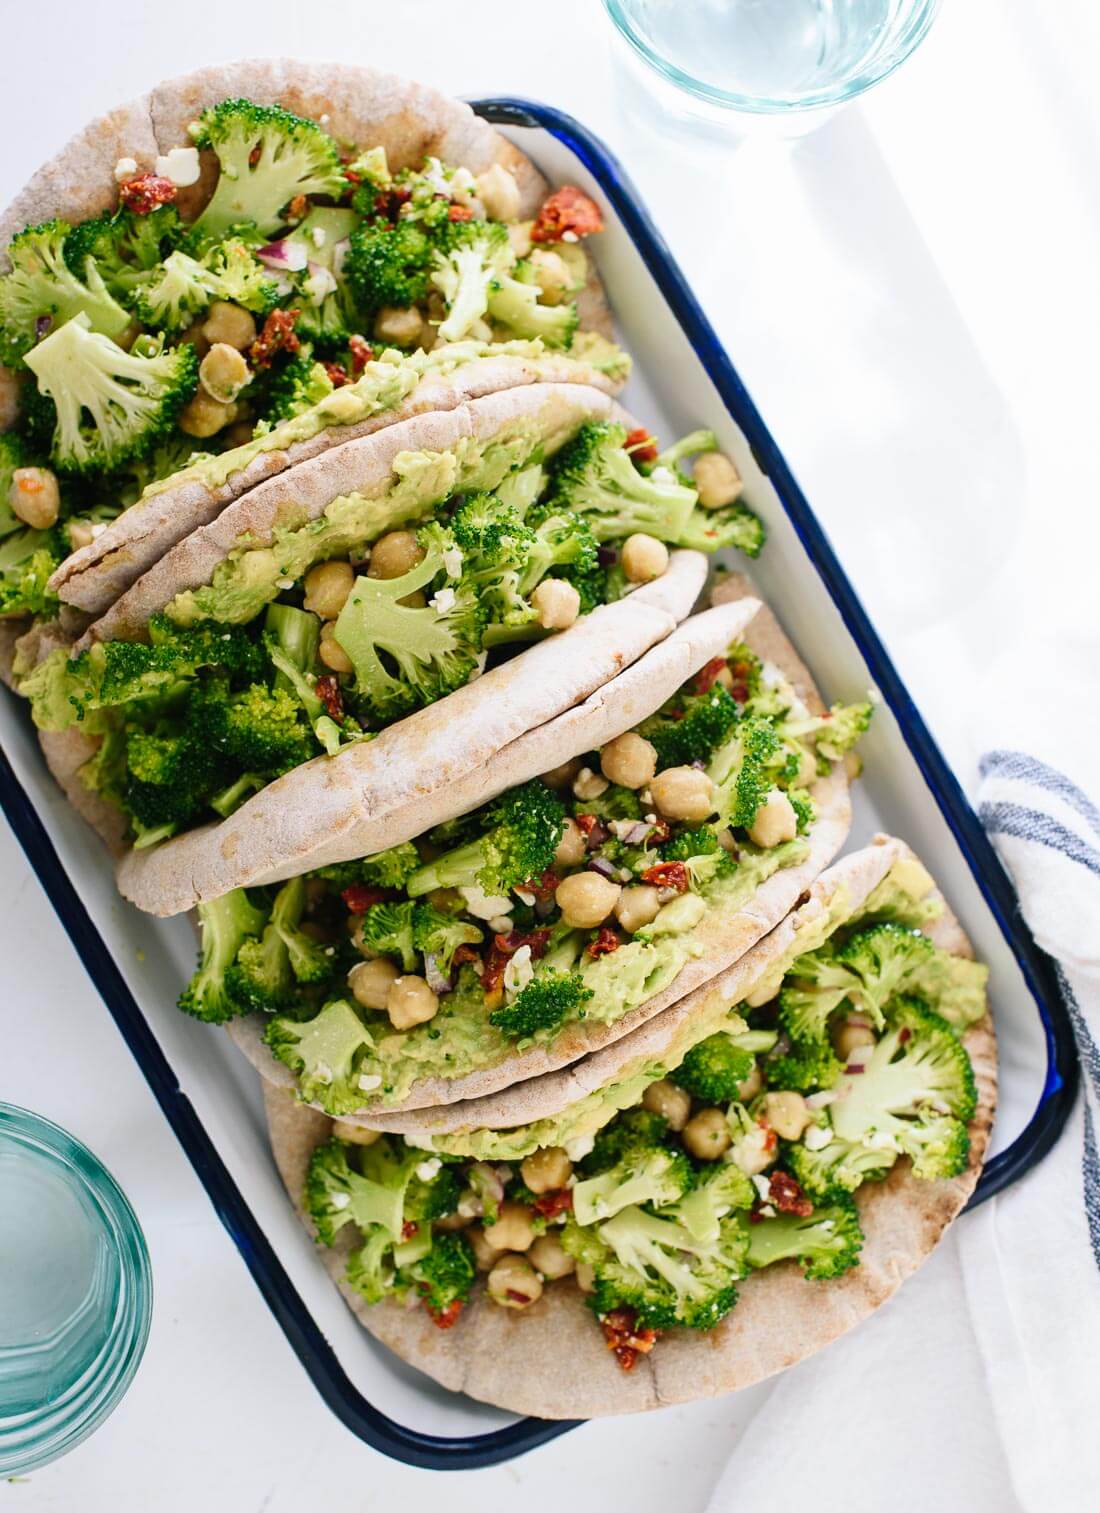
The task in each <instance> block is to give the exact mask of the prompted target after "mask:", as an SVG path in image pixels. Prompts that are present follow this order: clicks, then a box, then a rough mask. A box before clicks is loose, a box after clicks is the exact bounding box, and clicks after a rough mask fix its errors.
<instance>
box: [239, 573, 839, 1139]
mask: <svg viewBox="0 0 1100 1513" xmlns="http://www.w3.org/2000/svg"><path fill="white" fill-rule="evenodd" d="M749 587H750V585H749V582H748V579H746V578H743V577H739V578H736V579H732V578H731V580H729V582H728V583H726V584H724V585H723V589H722V593H723V604H722V605H720V606H717V608H716V609H715V610H711V611H710V612H709V613H710V615H714V614H715V613H719V614H720V613H722V612H724V611H729V610H731V609H733V610H736V607H737V604H738V603H739V602H744V601H743V598H741V599H739V598H738V595H739V594H740V595H742V596H743V595H745V594H746V593H747V591H748V588H749ZM697 618H698V619H699V620H705V619H706V618H707V617H706V616H699V617H697ZM689 623H690V622H689ZM715 629H716V631H717V634H716V635H715V636H714V637H713V639H711V641H710V644H709V646H708V644H707V643H706V642H705V641H704V640H703V638H702V637H701V636H699V637H698V639H697V645H696V654H697V655H699V660H698V662H697V663H696V666H697V667H699V666H703V665H704V664H705V662H707V661H709V660H710V658H711V657H712V656H714V655H715V654H716V653H718V652H719V651H722V650H724V649H725V647H727V646H728V645H729V644H730V642H731V641H732V640H734V639H736V638H737V637H740V639H743V640H744V641H746V642H747V643H748V644H749V645H750V646H751V647H753V649H754V650H756V651H757V653H758V654H759V655H760V656H762V657H765V658H766V659H767V660H768V661H770V662H772V663H773V664H774V665H775V666H777V667H778V668H779V669H780V670H781V671H783V673H784V674H785V675H786V677H787V679H788V681H790V682H791V683H793V684H795V686H796V687H797V688H798V691H799V693H800V695H801V697H802V698H803V699H804V701H805V702H806V704H807V705H808V706H809V707H810V708H811V709H815V710H821V709H822V707H823V706H822V704H821V700H820V697H819V695H818V693H817V691H816V689H815V688H814V686H813V683H812V680H811V679H810V675H809V673H808V671H807V670H806V668H805V667H804V666H803V664H802V662H801V661H800V659H799V658H798V656H797V654H796V653H795V651H794V649H793V647H792V646H791V645H790V642H789V641H788V640H787V638H786V636H785V635H784V634H783V631H782V629H781V628H780V626H779V623H778V621H777V620H776V619H775V617H774V616H773V615H772V614H771V611H770V610H768V609H767V607H766V606H765V607H761V608H760V609H758V610H757V612H756V614H755V615H754V616H753V618H752V619H751V620H750V621H749V622H748V626H747V628H746V629H744V631H743V632H741V631H738V632H735V633H734V634H732V635H731V634H729V633H728V632H727V631H726V630H725V627H724V626H722V624H721V622H715ZM686 630H687V628H686V627H685V628H684V631H685V632H686ZM683 633H684V632H681V633H680V634H683ZM675 645H676V643H675V642H674V641H672V639H671V638H670V641H669V642H665V643H663V644H662V645H661V646H658V647H656V648H655V649H654V651H652V652H650V653H649V657H648V659H647V660H648V663H649V666H648V667H647V668H644V669H642V668H640V669H639V673H640V675H641V674H643V673H644V675H645V685H644V686H645V688H646V694H645V698H647V699H648V698H649V695H650V693H651V694H652V700H651V702H650V703H649V708H648V709H646V711H645V712H646V713H649V712H651V711H652V710H654V709H656V708H659V707H660V705H661V704H662V703H663V702H664V700H665V699H666V698H667V697H670V696H671V694H672V693H674V692H675V690H676V688H677V687H678V686H679V684H678V683H672V684H671V686H669V684H670V680H668V679H664V678H662V681H661V683H660V687H658V678H659V677H661V673H660V672H659V669H662V667H663V665H664V664H665V659H666V658H667V657H668V656H669V655H670V654H671V651H670V648H674V647H675ZM679 665H680V664H679V663H677V668H679ZM680 681H681V682H682V681H683V680H682V679H681V680H680ZM639 702H640V703H641V701H639ZM606 703H607V705H608V706H612V707H613V708H615V707H617V700H616V693H615V688H614V686H613V687H612V688H610V689H608V690H607V691H606ZM636 707H637V706H632V707H631V709H630V718H629V719H628V718H626V717H625V711H624V718H623V719H622V720H621V721H620V722H619V726H618V729H617V730H612V732H611V734H612V735H614V734H621V732H622V731H623V730H628V729H630V728H631V726H632V724H636V723H637V720H636V719H634V718H633V715H634V713H635V709H636ZM567 729H568V736H569V743H567V742H566V741H565V740H564V739H563V740H561V741H553V742H552V741H549V740H542V738H541V737H539V736H537V735H534V736H532V737H531V738H530V742H529V745H531V746H534V747H535V748H536V749H537V750H538V752H539V755H540V757H542V758H544V762H543V765H542V766H540V767H535V768H533V769H532V768H531V767H530V765H529V764H527V765H524V766H522V767H521V766H519V764H518V762H516V761H515V752H513V753H510V754H509V763H510V765H513V764H514V765H513V770H512V771H510V772H509V775H508V780H507V782H506V783H504V784H502V787H504V786H507V787H511V786H513V785H514V784H515V783H516V782H519V781H522V780H523V778H521V777H520V776H519V775H518V774H519V773H520V772H522V773H523V777H524V778H525V777H526V776H528V775H530V776H534V775H536V774H537V773H538V772H539V771H543V772H545V771H547V770H549V768H551V767H553V766H556V765H558V764H559V763H561V762H563V761H566V760H568V759H569V758H570V757H573V756H576V755H578V754H579V753H580V752H583V751H587V750H590V749H591V748H592V746H593V744H594V740H593V738H592V737H591V736H590V734H589V731H588V729H587V728H585V720H584V719H583V718H582V719H577V720H574V721H572V722H570V723H569V724H568V726H567ZM606 738H608V739H609V738H610V736H608V737H606ZM578 741H579V744H578ZM516 750H517V751H520V750H522V751H523V752H524V754H525V755H526V751H527V746H525V745H524V743H521V742H517V743H516ZM545 758H552V759H551V760H545ZM498 791H500V790H499V789H498ZM811 793H812V794H813V798H814V804H815V807H816V809H817V818H816V819H815V820H814V822H813V824H812V825H811V826H810V829H809V831H808V834H807V837H806V838H807V842H808V849H807V852H806V855H805V857H804V858H803V859H802V860H801V861H800V862H797V863H796V864H794V865H793V866H790V867H786V868H784V869H783V870H782V871H779V872H776V873H774V874H773V875H772V876H771V877H769V878H768V879H767V880H766V881H765V882H764V883H762V884H761V885H760V887H758V888H757V889H756V891H755V893H754V894H753V895H752V897H751V898H750V899H749V900H748V901H747V902H745V903H744V904H742V905H741V906H739V907H733V906H732V905H731V906H729V907H727V908H713V909H711V910H710V911H709V912H708V914H707V915H706V916H705V917H704V919H703V920H702V921H701V923H700V924H699V925H698V926H697V928H696V929H695V930H693V931H692V938H693V942H694V943H695V944H696V945H698V946H699V947H700V948H701V951H700V954H699V955H698V956H697V957H695V958H694V959H692V960H689V961H688V962H686V963H685V965H684V966H683V967H682V968H681V970H680V971H679V973H678V974H677V975H676V977H675V978H674V979H673V980H672V982H671V983H669V984H668V986H667V987H665V988H664V989H662V990H661V991H659V992H657V993H655V994H653V995H652V996H651V997H650V998H648V999H646V1001H645V1002H644V1003H642V1004H639V1005H638V1006H637V1007H636V1008H633V1009H631V1010H630V1011H629V1012H628V1013H627V1014H625V1015H623V1017H622V1018H621V1019H619V1020H617V1021H616V1022H615V1023H613V1024H600V1023H598V1022H596V1021H595V1020H592V1019H589V1020H578V1021H575V1022H573V1023H572V1024H570V1025H568V1026H566V1027H565V1029H563V1030H562V1032H561V1033H560V1034H559V1035H558V1036H556V1037H555V1039H554V1040H552V1041H551V1042H549V1043H548V1044H546V1045H536V1046H532V1047H530V1048H528V1049H527V1050H524V1051H516V1052H514V1053H513V1054H511V1055H509V1056H507V1057H505V1058H504V1059H502V1060H501V1061H499V1062H497V1063H495V1064H494V1065H491V1066H485V1067H482V1068H480V1069H479V1070H477V1071H475V1072H470V1073H468V1074H466V1075H465V1076H462V1077H455V1078H452V1079H450V1080H446V1079H443V1078H440V1077H431V1078H430V1077H425V1078H422V1079H421V1080H420V1081H418V1082H417V1083H415V1084H414V1086H413V1088H412V1089H411V1091H410V1092H409V1094H408V1095H407V1097H405V1098H404V1099H403V1100H402V1101H401V1103H400V1104H399V1105H397V1106H398V1107H400V1108H401V1109H402V1110H406V1109H418V1108H431V1107H435V1106H438V1105H441V1104H450V1103H454V1102H456V1101H458V1100H460V1099H470V1098H480V1097H485V1096H487V1095H489V1094H492V1093H494V1092H497V1091H499V1090H500V1089H501V1088H505V1087H510V1086H512V1085H513V1084H515V1083H518V1082H522V1081H525V1080H526V1079H528V1078H531V1077H541V1076H543V1075H544V1074H546V1073H548V1072H553V1071H555V1070H557V1069H558V1068H560V1067H563V1066H566V1065H568V1064H569V1063H570V1062H574V1061H577V1060H578V1059H579V1058H580V1057H582V1056H585V1055H589V1054H591V1053H592V1052H594V1051H597V1050H599V1049H600V1048H601V1047H602V1046H605V1045H611V1044H612V1043H613V1042H615V1041H618V1040H620V1039H621V1038H622V1037H623V1036H624V1035H628V1034H630V1032H631V1031H632V1030H635V1029H637V1028H638V1026H639V1025H643V1024H645V1023H646V1022H647V1021H649V1020H651V1019H652V1018H653V1017H654V1016H655V1015H657V1014H659V1013H660V1012H661V1011H662V1010H663V1009H667V1008H668V1006H669V1005H670V1004H672V1003H675V1002H676V1001H677V1000H678V999H680V998H683V997H684V996H685V995H686V994H688V993H690V992H692V991H694V989H696V988H697V987H699V986H701V985H702V984H703V983H705V982H708V981H709V980H710V979H711V978H712V977H714V976H716V974H717V973H719V972H721V971H724V970H725V969H726V968H727V967H729V966H731V965H732V964H733V963H734V962H736V961H737V960H738V959H739V958H740V957H741V956H743V955H744V953H745V952H746V951H748V950H749V949H750V948H751V947H752V946H753V945H755V944H756V942H757V941H758V940H760V939H761V938H762V937H763V936H764V935H766V934H767V933H768V931H769V930H771V929H772V928H773V927H774V926H775V925H776V924H777V923H778V922H779V921H780V920H781V919H782V918H783V917H784V915H786V914H787V913H789V911H790V910H791V909H792V908H793V907H794V905H795V903H796V901H797V900H798V898H799V896H800V895H801V894H802V893H803V891H804V890H805V889H806V888H807V887H808V886H809V884H810V883H811V882H812V881H813V879H814V878H816V877H817V876H818V874H819V873H820V872H821V871H822V870H823V869H824V868H825V867H826V866H827V865H828V864H829V862H830V861H831V860H832V859H833V857H834V856H835V855H836V854H837V852H838V851H839V850H840V848H841V846H842V845H843V844H844V840H845V838H846V836H847V834H848V827H849V824H850V822H851V805H850V802H849V795H848V781H847V776H846V774H845V771H844V768H843V765H841V764H838V765H837V766H835V767H834V769H833V770H832V772H831V773H830V774H829V775H828V776H827V777H823V778H820V779H818V781H817V782H816V783H815V784H814V785H813V787H812V788H811ZM449 796H450V797H451V798H453V797H454V795H453V793H452V794H450V795H449ZM450 812H451V813H452V814H457V813H461V812H462V810H461V809H460V808H459V809H456V808H454V807H452V808H451V811H450ZM424 828H425V826H424V825H423V824H420V825H418V827H417V830H416V832H414V833H417V834H421V833H423V830H424ZM228 1028H229V1033H230V1034H231V1035H232V1037H233V1039H234V1040H235V1041H236V1043H237V1045H238V1046H240V1048H241V1049H242V1050H243V1051H244V1052H245V1054H246V1055H247V1056H248V1057H249V1059H250V1060H251V1061H252V1063H253V1065H254V1066H255V1067H256V1068H257V1070H258V1071H259V1072H260V1073H261V1074H262V1075H263V1076H264V1077H266V1078H267V1079H269V1080H270V1081H272V1082H274V1083H276V1084H277V1085H281V1086H284V1087H292V1086H293V1085H294V1083H295V1078H294V1074H293V1073H292V1072H291V1071H290V1070H289V1068H287V1067H285V1066H284V1065H283V1064H282V1062H280V1061H277V1060H276V1058H275V1057H274V1056H273V1055H272V1053H271V1051H270V1050H269V1049H268V1048H267V1046H266V1045H265V1044H264V1042H263V1039H262V1033H263V1023H262V1019H260V1018H259V1017H258V1016H249V1017H247V1018H245V1019H241V1020H234V1021H232V1022H231V1023H230V1025H229V1027H228ZM375 1102H376V1103H377V1100H375ZM369 1107H370V1104H369V1102H368V1103H365V1104H364V1107H363V1109H362V1110H359V1111H357V1116H358V1115H366V1116H367V1117H369V1114H368V1113H367V1110H368V1109H369Z"/></svg>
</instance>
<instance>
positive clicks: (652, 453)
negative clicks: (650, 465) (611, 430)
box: [623, 426, 657, 464]
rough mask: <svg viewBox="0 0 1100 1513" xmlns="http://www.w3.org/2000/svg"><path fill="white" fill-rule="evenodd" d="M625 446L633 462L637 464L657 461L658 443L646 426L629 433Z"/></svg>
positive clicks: (638, 427)
mask: <svg viewBox="0 0 1100 1513" xmlns="http://www.w3.org/2000/svg"><path fill="white" fill-rule="evenodd" d="M623 445H624V446H625V448H626V450H627V451H628V452H629V453H630V460H631V462H633V463H635V464H637V463H639V462H656V461H657V443H656V441H655V440H654V438H653V437H652V436H651V435H650V434H649V432H648V431H647V430H646V428H645V426H637V427H636V428H635V429H634V430H633V431H628V432H627V433H626V441H625V442H624V443H623Z"/></svg>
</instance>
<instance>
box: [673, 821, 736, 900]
mask: <svg viewBox="0 0 1100 1513" xmlns="http://www.w3.org/2000/svg"><path fill="white" fill-rule="evenodd" d="M661 857H662V859H663V860H664V861H666V862H685V863H686V864H687V870H688V877H689V878H690V880H691V886H692V887H693V888H694V889H696V890H699V889H702V888H705V887H706V885H707V884H708V883H710V882H713V881H714V879H715V878H716V877H728V876H729V874H730V873H731V872H735V871H736V870H737V860H736V858H735V857H734V856H733V855H732V853H731V852H729V851H726V850H724V849H723V847H722V845H721V843H720V842H719V840H718V837H717V835H716V834H715V832H714V831H713V830H711V829H710V828H709V827H708V826H706V825H704V826H702V828H700V829H698V830H682V831H681V832H680V834H679V835H676V836H673V838H672V840H670V841H667V842H666V843H665V845H664V846H662V847H661Z"/></svg>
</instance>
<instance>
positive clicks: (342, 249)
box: [288, 205, 359, 353]
mask: <svg viewBox="0 0 1100 1513" xmlns="http://www.w3.org/2000/svg"><path fill="white" fill-rule="evenodd" d="M358 224H359V217H358V216H357V215H356V213H355V211H354V210H347V209H341V208H340V207H339V206H332V205H320V206H316V207H315V208H314V209H312V210H311V211H310V213H309V214H308V215H307V216H306V218H305V220H304V221H302V222H301V223H300V224H299V225H298V226H297V227H296V229H295V231H294V233H293V235H292V236H290V237H289V238H288V240H289V241H291V242H296V243H299V244H300V245H301V246H303V247H304V248H305V249H306V257H307V258H308V262H307V264H306V271H305V272H304V273H302V274H299V276H298V284H299V287H300V297H296V298H295V301H294V303H295V306H296V308H297V310H298V320H297V322H296V324H295V327H294V330H295V334H296V335H297V336H299V337H300V338H301V339H302V340H304V341H308V342H314V343H315V344H316V345H317V346H318V347H319V348H320V349H321V350H322V351H324V352H326V353H331V352H334V351H336V350H337V349H338V348H340V347H346V346H347V343H348V338H349V337H350V336H351V335H352V333H353V331H356V330H357V329H358V322H357V321H356V319H355V317H354V313H353V311H352V308H351V306H352V299H351V294H350V291H349V290H348V289H347V287H346V284H345V281H344V269H343V265H342V257H343V256H344V255H345V254H346V252H347V243H348V238H349V237H350V235H351V233H352V231H353V230H354V229H355V227H356V226H357V225H358Z"/></svg>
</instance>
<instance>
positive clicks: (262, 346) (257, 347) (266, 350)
mask: <svg viewBox="0 0 1100 1513" xmlns="http://www.w3.org/2000/svg"><path fill="white" fill-rule="evenodd" d="M300 314H301V311H300V310H272V312H271V314H270V315H269V316H268V317H267V319H266V320H265V321H264V326H263V330H262V331H261V332H260V334H259V336H257V338H256V340H255V341H254V342H253V343H252V345H251V347H249V349H248V355H249V356H250V357H251V359H252V366H253V367H255V368H267V367H270V365H271V359H272V358H273V357H274V356H275V353H276V352H297V350H298V348H299V347H300V346H301V345H302V343H301V341H300V340H299V339H298V336H297V335H296V333H295V330H294V323H295V321H296V320H297V319H298V316H299V315H300Z"/></svg>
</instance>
